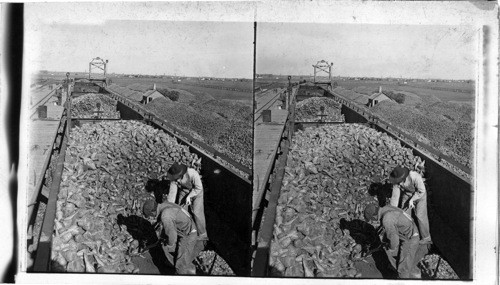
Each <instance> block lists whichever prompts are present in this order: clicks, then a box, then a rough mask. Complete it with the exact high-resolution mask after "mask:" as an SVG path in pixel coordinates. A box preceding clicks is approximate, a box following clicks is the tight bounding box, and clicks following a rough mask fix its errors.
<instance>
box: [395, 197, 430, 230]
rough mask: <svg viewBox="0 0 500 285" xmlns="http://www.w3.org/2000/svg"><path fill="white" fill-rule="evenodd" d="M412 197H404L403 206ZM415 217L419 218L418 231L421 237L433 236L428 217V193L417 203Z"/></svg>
mask: <svg viewBox="0 0 500 285" xmlns="http://www.w3.org/2000/svg"><path fill="white" fill-rule="evenodd" d="M410 198H411V196H410V195H409V194H406V193H405V194H404V195H403V200H402V201H401V202H402V205H405V204H406V203H407V202H408V201H409V200H410ZM414 211H415V216H417V225H418V231H419V232H420V237H421V238H422V239H423V238H427V237H430V236H431V233H430V229H429V217H428V215H427V193H425V194H424V196H422V197H420V199H418V200H416V201H415V209H414Z"/></svg>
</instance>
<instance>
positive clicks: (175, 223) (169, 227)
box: [158, 202, 196, 248]
mask: <svg viewBox="0 0 500 285" xmlns="http://www.w3.org/2000/svg"><path fill="white" fill-rule="evenodd" d="M158 212H159V213H160V215H161V216H160V217H161V222H162V223H163V230H164V231H165V234H166V235H167V236H168V247H170V248H174V247H175V243H176V242H177V238H178V236H181V237H186V236H188V235H189V234H191V233H193V232H196V227H195V225H194V223H193V219H191V216H190V215H189V213H188V212H187V211H186V210H184V209H183V208H182V207H181V206H179V205H176V204H174V203H170V202H164V203H162V204H159V205H158Z"/></svg>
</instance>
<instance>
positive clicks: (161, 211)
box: [143, 200, 206, 275]
mask: <svg viewBox="0 0 500 285" xmlns="http://www.w3.org/2000/svg"><path fill="white" fill-rule="evenodd" d="M153 203H155V202H154V201H152V200H148V201H146V203H144V206H143V212H144V214H145V215H148V216H152V215H155V211H152V210H151V209H152V208H153V207H154V205H155V204H153ZM156 213H157V216H159V217H160V220H161V223H162V225H163V231H164V233H165V235H166V236H167V239H168V242H167V243H166V244H165V245H163V251H164V252H165V255H166V256H167V259H168V260H169V261H170V262H171V263H172V264H174V265H175V272H176V273H177V274H180V275H194V274H196V268H195V266H194V264H193V260H194V259H195V258H196V257H197V256H198V254H199V253H200V252H201V251H202V250H203V248H204V247H205V243H206V241H202V240H199V239H198V237H197V230H196V227H195V224H194V221H193V219H192V218H191V215H190V214H189V212H188V211H186V210H185V209H183V208H182V207H181V206H179V205H176V204H174V203H170V202H163V203H161V204H159V205H158V206H157V209H156ZM176 245H178V249H177V255H175V262H174V258H173V255H174V252H175V249H176Z"/></svg>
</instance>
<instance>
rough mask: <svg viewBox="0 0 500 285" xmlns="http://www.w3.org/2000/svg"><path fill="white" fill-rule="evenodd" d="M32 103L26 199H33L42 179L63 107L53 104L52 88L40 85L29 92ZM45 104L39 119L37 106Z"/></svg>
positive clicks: (53, 94)
mask: <svg viewBox="0 0 500 285" xmlns="http://www.w3.org/2000/svg"><path fill="white" fill-rule="evenodd" d="M62 93H63V102H64V101H65V100H66V94H65V92H62ZM30 98H31V102H32V103H33V105H32V106H31V107H30V110H33V111H34V112H33V114H34V115H32V116H31V120H30V126H29V160H28V163H29V168H28V169H29V175H28V185H29V188H28V193H27V194H28V201H34V200H33V199H34V198H35V197H33V195H37V194H38V193H35V192H36V191H37V188H38V186H39V185H40V183H41V181H42V180H43V176H44V174H45V167H46V164H47V162H48V159H49V157H50V155H51V152H52V145H53V143H54V139H55V137H56V134H57V129H58V127H59V121H60V119H61V115H62V113H63V110H64V107H63V106H57V105H55V102H56V101H57V98H56V97H55V92H54V90H49V88H48V87H42V88H39V89H37V90H34V92H32V93H31V94H30ZM42 105H45V106H47V118H46V119H39V118H38V112H37V111H36V110H37V108H38V106H42Z"/></svg>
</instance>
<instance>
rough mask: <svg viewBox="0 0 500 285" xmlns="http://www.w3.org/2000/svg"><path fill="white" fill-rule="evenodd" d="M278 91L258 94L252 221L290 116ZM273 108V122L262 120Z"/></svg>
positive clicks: (255, 124) (255, 123)
mask: <svg viewBox="0 0 500 285" xmlns="http://www.w3.org/2000/svg"><path fill="white" fill-rule="evenodd" d="M277 96H279V95H277V93H276V92H274V91H273V90H271V91H267V92H263V93H261V94H256V96H255V97H256V98H255V100H256V101H257V109H256V112H255V114H254V118H256V120H255V122H254V153H253V157H254V158H253V171H254V180H253V199H252V208H253V214H252V223H253V222H254V221H255V215H256V213H257V210H258V209H259V206H260V201H261V199H262V196H263V195H264V192H265V189H266V184H267V181H268V180H269V175H270V174H271V170H272V165H273V162H274V159H275V156H276V151H277V149H278V145H279V142H280V138H281V135H282V133H283V130H284V127H285V122H286V119H287V116H288V111H287V110H281V109H279V108H278V106H279V105H280V104H281V102H280V101H279V100H276V98H277ZM267 109H269V110H271V122H266V123H265V122H263V121H262V116H261V114H262V111H264V110H267Z"/></svg>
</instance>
